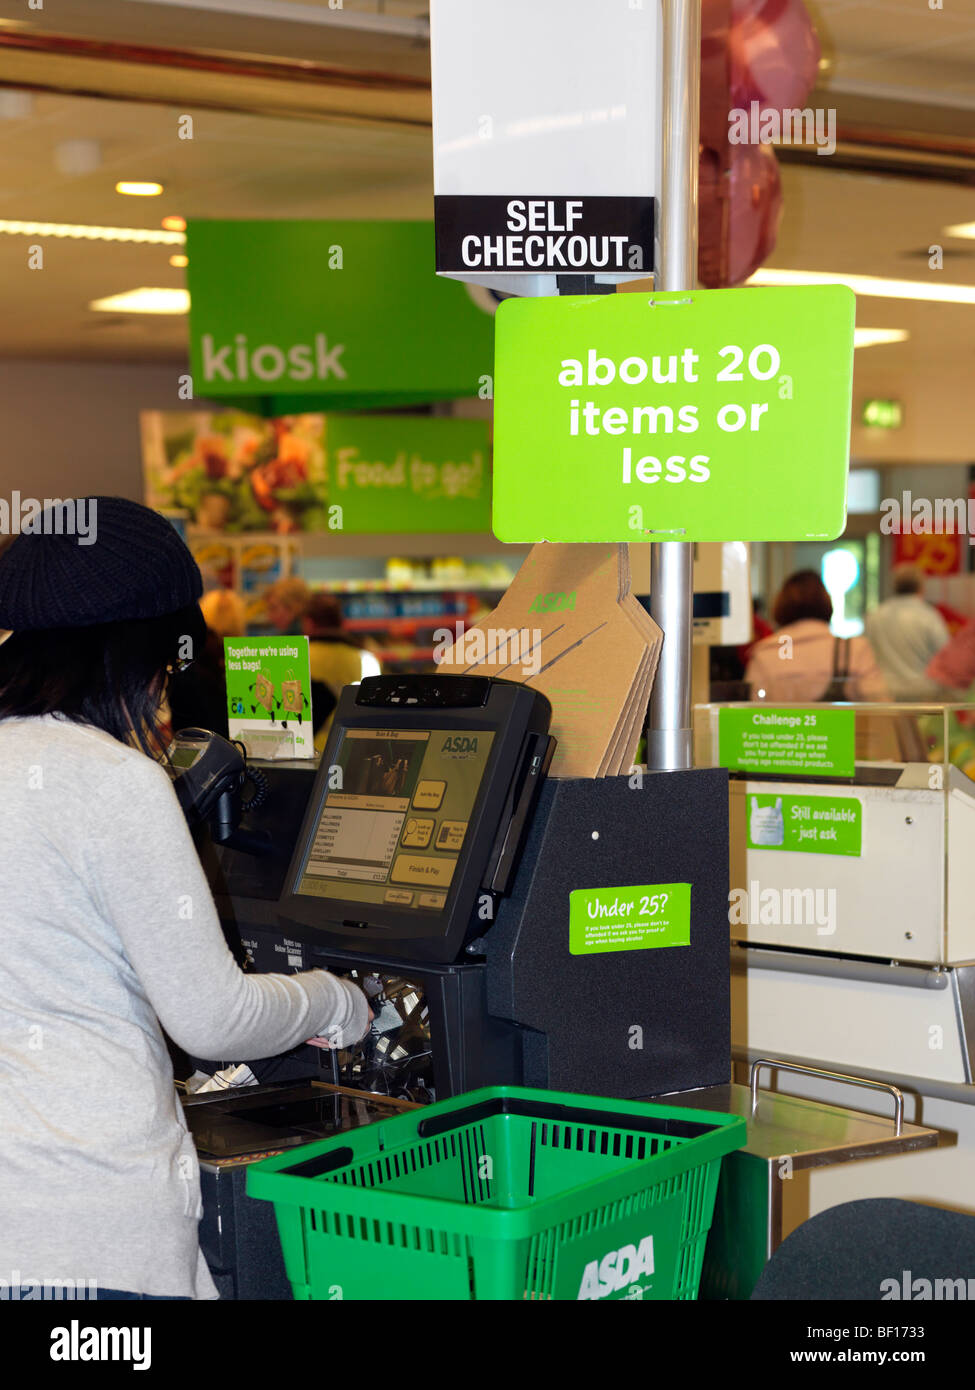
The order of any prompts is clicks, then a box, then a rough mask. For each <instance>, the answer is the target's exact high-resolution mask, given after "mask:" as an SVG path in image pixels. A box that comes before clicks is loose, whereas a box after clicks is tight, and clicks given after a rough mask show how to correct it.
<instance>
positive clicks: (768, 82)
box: [728, 0, 820, 111]
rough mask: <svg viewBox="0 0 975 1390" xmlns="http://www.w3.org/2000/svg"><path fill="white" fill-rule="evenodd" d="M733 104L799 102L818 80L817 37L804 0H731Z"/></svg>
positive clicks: (778, 106)
mask: <svg viewBox="0 0 975 1390" xmlns="http://www.w3.org/2000/svg"><path fill="white" fill-rule="evenodd" d="M728 44H729V48H730V52H731V105H732V106H733V107H737V108H739V109H744V108H747V107H748V106H749V104H750V103H751V102H753V101H757V102H759V103H760V104H761V106H762V107H763V108H765V107H774V108H776V109H777V110H779V111H783V110H785V108H786V107H796V106H801V105H802V103H803V102H804V101H805V100H806V97H807V96H808V95H809V93H810V92H811V91H812V89H813V87H814V86H815V85H816V76H817V73H818V71H819V56H820V48H819V40H818V38H817V37H816V31H815V29H814V28H813V26H812V21H811V19H810V18H809V15H808V13H807V12H806V8H805V6H804V5H803V3H802V0H732V5H731V29H730V31H729V36H728Z"/></svg>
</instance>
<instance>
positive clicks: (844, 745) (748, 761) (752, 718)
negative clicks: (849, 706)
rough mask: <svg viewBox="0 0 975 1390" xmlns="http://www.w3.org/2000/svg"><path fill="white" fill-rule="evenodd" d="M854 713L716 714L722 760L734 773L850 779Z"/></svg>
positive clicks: (768, 710) (763, 709)
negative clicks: (800, 774)
mask: <svg viewBox="0 0 975 1390" xmlns="http://www.w3.org/2000/svg"><path fill="white" fill-rule="evenodd" d="M855 750H856V714H855V712H854V711H853V710H843V709H797V708H788V707H786V708H783V709H772V708H771V707H766V706H764V705H762V706H759V707H758V708H756V707H755V706H751V707H750V708H748V709H735V708H730V709H722V710H719V711H718V761H719V762H720V764H721V766H722V767H726V768H728V769H729V770H731V771H736V772H763V773H768V774H776V773H782V774H784V775H786V776H789V775H795V774H796V773H803V774H805V775H807V776H812V777H852V776H853V772H854V761H855V755H856V753H855Z"/></svg>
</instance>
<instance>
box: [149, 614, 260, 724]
mask: <svg viewBox="0 0 975 1390" xmlns="http://www.w3.org/2000/svg"><path fill="white" fill-rule="evenodd" d="M200 611H201V613H202V614H203V620H204V622H205V623H206V625H207V631H206V640H205V641H204V644H203V647H202V650H201V651H199V652H198V653H197V654H196V657H195V659H194V661H193V664H192V666H190V667H189V668H188V669H186V670H183V671H176V672H174V674H173V675H172V677H171V678H170V681H169V689H168V692H167V693H168V696H169V709H170V724H171V726H172V729H173V732H174V733H175V732H177V731H178V730H180V729H210V730H212V732H213V733H215V734H222V735H223V737H224V738H228V737H229V724H228V717H227V670H226V665H225V663H224V654H223V639H224V638H225V637H243V635H244V633H245V632H246V631H247V607H246V604H245V603H244V600H243V599H242V598H241V597H240V595H239V594H235V593H234V592H233V590H232V589H212V590H211V591H210V593H208V594H204V595H203V597H202V598H201V599H200Z"/></svg>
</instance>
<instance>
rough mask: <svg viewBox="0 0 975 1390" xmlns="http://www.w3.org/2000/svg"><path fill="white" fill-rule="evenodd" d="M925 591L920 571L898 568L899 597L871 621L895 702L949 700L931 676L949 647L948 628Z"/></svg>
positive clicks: (870, 634) (888, 601) (872, 639)
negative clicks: (929, 672) (931, 666)
mask: <svg viewBox="0 0 975 1390" xmlns="http://www.w3.org/2000/svg"><path fill="white" fill-rule="evenodd" d="M923 589H924V577H923V575H922V574H921V571H920V570H919V569H918V568H917V566H916V565H898V566H897V568H896V569H895V570H894V594H893V597H892V598H888V599H885V600H884V602H883V603H881V604H880V605H879V607H877V608H875V609H874V611H873V612H872V613H870V614H868V615H867V623H866V632H867V638H868V640H869V642H870V645H871V646H872V647H873V651H874V655H875V656H876V658H877V664H878V666H879V667H880V669H881V671H882V672H883V675H884V679H885V680H886V682H887V686H888V688H889V690H890V693H891V696H892V697H893V698H894V699H895V700H920V701H923V700H937V699H943V698H944V695H945V691H944V688H943V687H942V686H940V685H939V684H938V683H937V682H936V681H933V680H932V679H931V677H930V676H928V675H927V674H926V670H927V667H928V664H929V662H930V661H931V660H932V658H933V657H934V656H935V655H936V654H937V652H939V651H940V650H941V648H942V647H943V646H944V645H945V643H946V642H947V641H948V635H949V634H948V627H947V624H946V623H945V620H944V618H942V616H941V614H940V613H939V612H938V610H937V609H936V608H933V607H932V606H931V604H930V603H926V602H925V600H924V598H923V596H922V595H923Z"/></svg>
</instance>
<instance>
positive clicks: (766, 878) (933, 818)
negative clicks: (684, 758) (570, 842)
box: [696, 703, 975, 1215]
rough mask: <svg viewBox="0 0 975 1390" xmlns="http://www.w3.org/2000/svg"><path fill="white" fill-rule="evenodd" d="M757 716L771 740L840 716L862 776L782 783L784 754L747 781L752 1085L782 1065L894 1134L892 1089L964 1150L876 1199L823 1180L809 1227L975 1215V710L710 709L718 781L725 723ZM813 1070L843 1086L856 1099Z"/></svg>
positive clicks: (742, 956)
mask: <svg viewBox="0 0 975 1390" xmlns="http://www.w3.org/2000/svg"><path fill="white" fill-rule="evenodd" d="M743 713H745V714H747V716H748V717H749V718H750V719H751V720H752V721H753V722H754V726H755V728H757V729H759V730H761V729H768V728H769V727H770V725H772V721H773V719H774V720H775V721H776V722H775V726H774V727H775V728H782V727H785V728H786V729H792V728H796V727H801V728H805V727H807V726H809V725H810V724H811V721H812V720H814V719H820V722H822V715H823V714H826V715H827V717H828V718H829V719H831V720H833V721H840V722H841V724H842V721H846V726H847V737H848V747H849V760H848V763H847V764H845V765H843V764H838V765H837V766H836V767H833V768H832V770H831V771H829V772H823V771H821V772H818V773H817V770H816V768H815V766H811V767H809V768H807V770H805V771H800V770H794V771H790V770H789V768H788V767H787V766H782V765H780V766H779V767H778V770H775V767H774V764H775V762H776V761H778V762H779V763H780V764H781V763H782V761H783V757H784V758H785V760H786V761H788V759H789V757H790V756H791V755H790V754H789V753H788V752H786V753H785V754H784V755H781V756H779V757H778V758H776V757H775V756H774V755H772V754H769V753H767V752H766V753H765V754H763V755H762V756H764V757H765V758H766V760H767V761H766V765H765V770H762V768H761V767H760V766H759V765H758V763H757V762H756V763H755V764H754V766H753V770H741V771H738V772H735V773H734V774H733V775H732V780H731V784H730V798H729V800H730V847H731V856H730V860H731V862H730V887H731V909H730V912H729V918H730V923H731V938H732V1039H733V1049H734V1057H735V1061H736V1066H737V1067H738V1068H739V1070H740V1077H741V1079H742V1080H745V1079H746V1075H747V1073H746V1070H745V1069H746V1067H748V1066H749V1065H753V1064H755V1063H756V1062H757V1060H758V1059H760V1058H776V1059H779V1060H781V1061H782V1062H784V1063H787V1064H788V1065H789V1066H792V1067H798V1068H799V1069H800V1070H799V1072H798V1073H794V1074H790V1076H789V1078H788V1090H789V1091H790V1092H792V1093H794V1094H797V1095H800V1096H803V1097H807V1098H809V1099H811V1100H815V1101H827V1102H829V1103H831V1104H834V1105H841V1106H844V1107H846V1106H848V1107H850V1109H852V1110H856V1111H878V1112H881V1113H883V1114H884V1116H885V1118H886V1117H887V1116H889V1113H890V1106H891V1101H890V1098H889V1095H885V1094H884V1088H886V1089H887V1090H888V1091H889V1090H890V1088H891V1087H896V1088H897V1089H898V1090H900V1091H901V1092H902V1093H903V1094H904V1097H905V1115H904V1118H905V1120H906V1121H908V1122H913V1123H914V1124H919V1125H924V1126H934V1127H935V1128H937V1129H939V1130H943V1131H946V1132H948V1133H951V1134H954V1135H955V1136H956V1142H955V1143H954V1144H953V1145H951V1146H947V1147H943V1148H939V1149H938V1150H936V1151H935V1150H933V1149H932V1150H930V1151H928V1150H925V1151H924V1152H918V1153H916V1154H914V1153H911V1154H909V1155H908V1154H904V1155H902V1156H898V1157H889V1158H886V1159H884V1160H881V1159H879V1158H878V1160H877V1161H876V1162H875V1163H873V1164H871V1170H870V1176H869V1180H868V1181H869V1186H868V1184H867V1181H866V1180H865V1179H864V1177H863V1176H862V1175H861V1174H860V1173H859V1171H858V1170H859V1165H858V1164H851V1165H846V1166H835V1167H834V1166H830V1167H828V1168H824V1169H822V1170H817V1171H816V1172H815V1173H813V1174H812V1175H811V1176H810V1177H809V1179H808V1193H806V1194H803V1201H804V1203H806V1205H807V1207H808V1214H809V1215H815V1214H816V1213H817V1212H818V1211H820V1210H822V1209H824V1208H825V1207H829V1206H832V1205H835V1204H836V1203H838V1202H843V1201H847V1200H852V1199H856V1198H858V1197H863V1196H865V1195H870V1196H888V1195H889V1196H905V1195H910V1196H911V1197H913V1198H916V1199H918V1200H920V1201H930V1202H933V1203H935V1204H938V1205H953V1206H960V1207H963V1208H968V1207H969V1206H970V1205H971V1190H972V1178H971V1174H972V1164H973V1162H975V1084H973V1083H975V854H973V845H975V780H973V777H972V774H975V730H973V726H972V716H971V709H970V707H963V706H962V707H953V706H950V705H908V704H898V705H887V706H884V705H880V704H871V705H867V704H842V705H835V706H832V707H831V706H829V705H819V706H816V707H815V710H811V709H809V708H806V707H802V706H788V705H783V706H777V707H776V708H775V709H770V708H769V705H768V704H767V703H755V704H750V705H731V706H726V705H708V706H700V707H698V709H697V711H696V726H697V750H696V754H697V760H698V762H699V763H700V764H704V765H706V764H707V763H708V762H709V761H712V760H713V761H714V762H717V761H718V759H719V756H720V752H721V749H720V747H719V736H720V731H721V728H722V724H723V723H724V727H725V728H729V727H730V728H731V729H732V730H733V729H734V728H735V727H738V726H739V725H740V721H741V718H742V714H743ZM773 732H774V729H773ZM837 735H842V728H839V729H838V731H837ZM787 736H788V737H789V738H792V737H793V735H792V734H791V733H790V734H788V735H787ZM756 737H757V736H756ZM762 737H765V735H762ZM756 756H757V755H756ZM793 761H794V762H795V761H796V760H795V759H793ZM769 763H771V764H772V769H771V770H770V769H769ZM803 1068H805V1069H807V1071H808V1069H809V1068H813V1069H817V1070H818V1071H820V1072H822V1071H824V1070H825V1071H827V1072H831V1073H834V1074H839V1073H842V1074H843V1075H844V1076H846V1077H847V1079H848V1084H843V1083H839V1082H837V1080H836V1079H835V1076H834V1078H833V1079H823V1078H822V1077H821V1076H815V1075H807V1074H804V1073H803ZM890 1128H891V1131H892V1132H893V1130H894V1128H895V1127H894V1125H893V1124H891V1125H890ZM878 1152H880V1150H878ZM792 1186H793V1188H794V1189H795V1188H797V1187H798V1185H797V1184H793V1185H792ZM794 1200H798V1194H796V1198H795V1199H794ZM803 1214H805V1208H804V1211H803Z"/></svg>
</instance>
